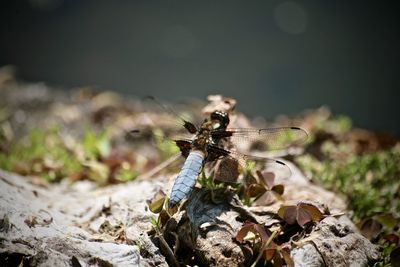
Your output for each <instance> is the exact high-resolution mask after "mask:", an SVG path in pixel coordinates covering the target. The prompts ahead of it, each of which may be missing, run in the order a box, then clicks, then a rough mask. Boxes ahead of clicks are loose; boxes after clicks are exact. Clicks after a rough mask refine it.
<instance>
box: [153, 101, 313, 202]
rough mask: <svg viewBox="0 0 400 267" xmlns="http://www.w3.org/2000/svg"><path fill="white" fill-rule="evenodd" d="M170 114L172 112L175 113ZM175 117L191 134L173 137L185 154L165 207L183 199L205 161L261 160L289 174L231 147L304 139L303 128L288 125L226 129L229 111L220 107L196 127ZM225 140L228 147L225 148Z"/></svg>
mask: <svg viewBox="0 0 400 267" xmlns="http://www.w3.org/2000/svg"><path fill="white" fill-rule="evenodd" d="M153 100H154V99H153ZM160 105H161V104H160ZM168 111H171V110H168ZM172 112H173V111H172ZM173 113H174V112H173ZM174 114H175V115H176V113H174ZM179 120H180V121H181V125H182V126H183V127H184V128H185V129H186V130H187V131H188V132H189V133H190V134H192V135H193V138H191V139H176V140H173V142H174V143H175V144H176V145H177V146H178V147H179V149H180V152H181V154H182V156H184V157H185V162H184V164H183V166H182V168H181V170H180V172H179V174H178V175H177V177H176V179H175V182H174V185H173V187H172V190H171V193H170V197H169V207H175V206H177V205H178V204H179V203H180V202H181V201H182V200H183V199H184V198H187V197H188V195H189V194H190V192H191V191H192V189H193V188H194V186H195V184H196V180H197V177H198V176H199V174H200V173H201V172H202V170H203V168H204V166H205V164H206V163H208V162H215V161H217V160H220V159H224V158H229V159H232V160H234V161H237V162H238V163H239V164H240V165H242V166H243V165H244V164H245V162H247V161H256V162H262V163H263V164H264V166H269V167H271V168H272V169H281V170H284V172H286V174H287V176H290V175H291V171H290V168H289V167H288V166H287V165H286V164H285V163H284V162H282V161H279V160H276V159H272V158H267V157H260V156H255V155H248V154H245V153H242V152H240V151H239V149H237V148H236V147H235V146H239V145H241V144H243V142H246V141H249V140H251V141H258V142H261V143H263V144H264V145H265V147H266V148H267V149H268V150H276V149H284V148H287V147H289V146H291V145H294V144H300V143H303V142H304V141H305V140H306V139H307V138H308V134H307V132H306V131H305V130H304V129H302V128H299V127H292V126H290V127H278V128H261V129H258V128H229V127H228V126H229V123H230V119H229V113H228V112H225V111H221V110H215V111H213V112H212V113H210V115H209V117H208V118H206V119H204V121H203V122H202V123H201V124H200V125H199V126H196V125H195V124H193V123H192V122H190V121H188V120H185V119H183V118H180V117H179ZM227 143H230V144H231V145H232V146H231V147H230V148H227V147H226V144H227Z"/></svg>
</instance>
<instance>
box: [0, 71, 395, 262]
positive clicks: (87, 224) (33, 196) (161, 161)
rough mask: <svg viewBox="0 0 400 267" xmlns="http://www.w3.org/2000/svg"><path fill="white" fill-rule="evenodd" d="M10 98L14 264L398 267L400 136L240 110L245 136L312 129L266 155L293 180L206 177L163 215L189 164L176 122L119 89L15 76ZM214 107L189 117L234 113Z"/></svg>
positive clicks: (7, 230)
mask: <svg viewBox="0 0 400 267" xmlns="http://www.w3.org/2000/svg"><path fill="white" fill-rule="evenodd" d="M0 92H1V93H2V98H1V99H0V107H1V108H0V123H1V129H0V138H1V145H0V167H1V169H2V171H1V172H0V183H1V185H0V191H1V192H0V219H1V220H0V240H1V241H0V265H1V266H167V265H171V266H180V265H182V266H184V265H191V266H193V265H200V266H250V265H252V264H253V265H254V266H255V265H257V266H263V265H264V264H267V265H268V264H273V266H283V265H287V266H349V265H351V266H367V265H373V264H375V265H376V266H385V265H387V264H390V262H391V263H392V264H394V266H396V265H395V264H396V259H397V258H396V257H398V254H399V253H398V251H399V249H398V245H399V238H398V236H399V233H398V231H399V227H398V226H399V202H398V197H399V195H398V194H399V193H398V192H399V182H398V181H399V180H400V179H398V178H399V173H400V172H399V169H400V167H399V166H400V147H399V144H398V140H397V139H396V138H395V137H391V136H389V135H384V134H378V133H373V132H369V131H366V130H362V129H355V128H353V127H352V126H351V121H350V120H349V119H348V118H346V117H343V116H340V117H335V116H332V115H331V114H330V112H329V111H328V110H327V109H326V108H321V109H319V110H314V111H309V112H305V113H303V114H299V116H297V117H294V118H287V117H280V118H278V119H277V120H276V121H274V122H271V123H269V124H267V122H265V121H263V120H260V119H256V120H250V119H248V118H246V117H245V116H244V115H243V114H241V113H239V112H237V111H236V112H232V114H231V120H232V125H233V126H235V127H250V126H255V127H266V126H270V125H273V126H274V125H296V126H300V127H302V128H304V129H307V132H308V133H309V139H308V141H307V142H305V143H303V144H302V145H301V146H295V147H291V148H289V149H285V150H281V151H270V152H268V153H267V154H265V155H267V156H270V157H275V158H280V159H281V160H282V161H284V162H285V163H286V164H287V165H288V166H289V167H290V170H291V171H292V175H291V176H290V177H289V178H286V179H280V177H279V176H278V175H277V176H276V177H275V179H270V178H266V176H265V175H267V174H265V173H263V175H264V174H265V175H264V176H263V175H261V176H259V175H258V174H257V170H258V169H257V168H256V167H252V168H251V167H249V168H247V169H239V171H238V173H237V177H236V178H242V179H244V180H246V179H247V180H251V181H252V182H246V183H243V184H240V185H238V184H237V183H236V184H229V185H225V186H223V185H221V184H218V183H216V182H213V181H212V180H210V179H209V178H210V177H206V176H205V177H200V178H199V183H198V185H197V187H196V189H195V190H194V191H193V192H192V194H191V195H190V197H189V198H188V200H187V201H186V202H185V203H184V204H183V205H182V206H181V207H180V209H179V210H178V211H176V210H171V209H168V208H167V207H166V206H165V205H164V204H163V203H164V200H165V195H168V193H169V191H170V188H171V187H172V184H173V180H174V178H175V176H176V173H177V171H178V170H179V166H180V164H181V163H182V160H181V161H180V162H179V160H178V161H173V160H171V159H175V158H174V157H175V155H176V153H178V152H179V151H178V150H177V149H176V148H175V147H174V145H173V142H169V141H168V140H169V139H168V138H167V137H170V136H175V135H184V133H183V132H182V131H181V130H179V129H178V128H177V127H176V126H177V125H176V123H175V122H176V121H175V120H174V116H171V115H175V114H171V112H168V110H167V109H166V108H162V109H161V110H160V109H158V108H159V106H158V107H157V105H154V103H153V104H152V103H148V102H146V101H143V100H138V99H134V98H127V97H122V96H120V95H118V94H115V93H113V92H108V91H97V90H94V89H92V88H76V89H73V90H70V91H59V90H56V89H54V88H50V87H48V86H46V85H45V84H33V83H23V82H20V81H16V80H15V79H14V77H13V75H12V73H11V72H10V71H9V70H5V69H3V70H2V72H1V75H0ZM209 101H210V102H209V103H208V104H207V103H205V104H190V105H185V106H183V105H182V106H181V105H177V106H175V108H176V110H177V111H176V112H177V113H179V114H180V115H182V116H184V117H185V118H186V117H188V118H190V119H191V120H193V121H196V122H198V121H201V117H203V116H206V114H207V113H209V112H210V111H212V110H215V109H224V108H227V109H231V108H232V106H234V104H235V100H233V99H226V98H220V97H218V96H214V97H211V98H210V99H209ZM180 110H185V113H181V112H180ZM193 114H194V115H193ZM138 128H140V129H143V131H142V133H144V134H142V135H140V136H139V137H137V136H136V137H135V136H132V135H131V134H130V132H131V130H132V129H138ZM255 145H257V144H254V143H252V142H249V143H246V144H244V148H243V149H245V150H247V151H248V152H252V150H253V148H254V147H255ZM260 170H262V169H260ZM260 173H261V172H260ZM396 178H397V179H396ZM251 184H253V185H251ZM253 189H254V190H253ZM255 189H256V190H255ZM245 204H246V205H245Z"/></svg>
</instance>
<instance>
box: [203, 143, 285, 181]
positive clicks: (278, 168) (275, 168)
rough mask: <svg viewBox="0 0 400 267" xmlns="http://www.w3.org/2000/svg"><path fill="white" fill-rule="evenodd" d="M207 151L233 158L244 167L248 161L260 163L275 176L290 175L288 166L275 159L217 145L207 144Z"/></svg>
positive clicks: (228, 178) (262, 167)
mask: <svg viewBox="0 0 400 267" xmlns="http://www.w3.org/2000/svg"><path fill="white" fill-rule="evenodd" d="M209 153H213V154H214V155H215V156H219V157H220V158H223V157H228V158H231V159H234V160H235V161H237V162H238V164H240V165H241V166H242V167H243V168H246V167H247V165H248V164H249V162H255V163H258V164H260V168H261V169H263V170H265V171H268V172H272V173H274V174H275V176H276V177H279V178H282V179H286V178H289V177H290V176H291V175H292V171H291V170H290V168H289V166H288V165H286V164H285V163H284V162H282V161H279V160H276V159H272V158H266V157H257V156H253V155H247V154H243V153H240V152H238V151H236V150H226V149H223V148H220V147H218V146H209ZM236 167H237V166H236ZM225 168H226V167H225ZM230 168H233V167H230ZM231 171H232V173H233V172H234V171H235V170H231ZM229 175H230V174H228V175H225V176H229ZM221 180H226V181H230V180H232V179H231V178H230V177H226V178H222V179H221Z"/></svg>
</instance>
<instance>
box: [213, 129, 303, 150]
mask: <svg viewBox="0 0 400 267" xmlns="http://www.w3.org/2000/svg"><path fill="white" fill-rule="evenodd" d="M211 134H212V136H213V137H215V138H227V137H229V141H231V142H232V144H234V145H236V146H237V147H241V146H243V144H246V143H247V142H249V141H250V142H260V144H261V145H264V146H265V147H263V150H278V149H285V148H288V147H289V146H292V145H299V144H302V143H304V142H305V141H306V140H307V138H308V134H307V132H306V131H305V130H303V129H301V128H299V127H279V128H266V129H253V128H240V129H227V130H225V131H219V130H216V131H213V132H212V133H211Z"/></svg>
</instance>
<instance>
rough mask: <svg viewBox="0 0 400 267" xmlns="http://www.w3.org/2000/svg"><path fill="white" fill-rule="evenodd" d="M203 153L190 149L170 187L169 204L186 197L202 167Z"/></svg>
mask: <svg viewBox="0 0 400 267" xmlns="http://www.w3.org/2000/svg"><path fill="white" fill-rule="evenodd" d="M203 161H204V154H203V153H202V152H200V151H192V152H190V154H189V156H188V157H187V158H186V161H185V163H184V164H183V167H182V170H181V171H180V173H179V174H178V177H176V180H175V183H174V186H173V187H172V191H171V197H170V205H171V206H174V205H176V204H178V203H179V202H180V201H181V200H182V199H183V198H185V197H187V196H188V195H189V193H190V191H192V189H193V187H194V185H195V184H196V178H197V176H198V175H199V173H200V172H201V168H202V167H203Z"/></svg>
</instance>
